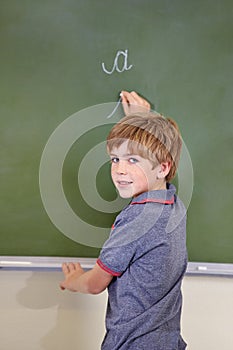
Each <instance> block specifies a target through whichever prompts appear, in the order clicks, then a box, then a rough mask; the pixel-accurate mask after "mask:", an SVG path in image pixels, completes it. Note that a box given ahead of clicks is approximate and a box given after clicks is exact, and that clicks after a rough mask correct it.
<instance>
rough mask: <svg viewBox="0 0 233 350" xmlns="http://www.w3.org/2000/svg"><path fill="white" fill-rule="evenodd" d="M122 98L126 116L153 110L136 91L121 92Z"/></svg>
mask: <svg viewBox="0 0 233 350" xmlns="http://www.w3.org/2000/svg"><path fill="white" fill-rule="evenodd" d="M120 97H121V102H122V106H123V109H124V112H125V115H129V114H133V113H137V112H149V111H150V109H151V106H150V103H149V102H148V101H147V100H145V99H144V98H142V97H141V96H139V95H138V94H137V93H136V92H135V91H132V92H128V91H121V93H120Z"/></svg>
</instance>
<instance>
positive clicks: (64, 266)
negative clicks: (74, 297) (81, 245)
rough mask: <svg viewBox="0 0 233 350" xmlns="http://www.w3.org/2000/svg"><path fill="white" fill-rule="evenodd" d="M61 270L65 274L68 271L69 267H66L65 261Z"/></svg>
mask: <svg viewBox="0 0 233 350" xmlns="http://www.w3.org/2000/svg"><path fill="white" fill-rule="evenodd" d="M62 271H63V273H64V274H65V275H66V274H67V273H69V268H68V265H67V263H63V264H62Z"/></svg>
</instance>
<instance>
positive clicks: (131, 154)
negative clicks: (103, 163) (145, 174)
mask: <svg viewBox="0 0 233 350" xmlns="http://www.w3.org/2000/svg"><path fill="white" fill-rule="evenodd" d="M109 155H110V156H111V157H118V155H117V154H114V153H110V154H109ZM122 157H140V156H139V154H134V153H126V154H123V155H122Z"/></svg>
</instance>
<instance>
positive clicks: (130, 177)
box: [110, 141, 166, 198]
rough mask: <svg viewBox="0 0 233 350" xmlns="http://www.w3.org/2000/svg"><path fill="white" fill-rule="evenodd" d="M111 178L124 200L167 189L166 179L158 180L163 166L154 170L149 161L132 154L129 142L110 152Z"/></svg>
mask: <svg viewBox="0 0 233 350" xmlns="http://www.w3.org/2000/svg"><path fill="white" fill-rule="evenodd" d="M110 157H111V163H112V167H111V176H112V180H113V183H114V185H115V186H116V188H117V190H118V192H119V194H120V196H121V197H122V198H131V197H134V196H137V195H139V194H141V193H143V192H147V191H152V190H158V189H165V188H166V182H165V179H164V178H163V179H161V178H160V179H158V175H159V172H160V169H161V166H160V165H158V166H156V167H155V168H154V169H152V164H151V162H150V161H149V160H148V159H145V158H142V157H141V156H139V155H136V154H130V153H129V150H128V142H127V141H125V142H123V143H122V144H121V145H120V146H119V147H118V148H115V147H114V148H113V149H112V150H111V152H110Z"/></svg>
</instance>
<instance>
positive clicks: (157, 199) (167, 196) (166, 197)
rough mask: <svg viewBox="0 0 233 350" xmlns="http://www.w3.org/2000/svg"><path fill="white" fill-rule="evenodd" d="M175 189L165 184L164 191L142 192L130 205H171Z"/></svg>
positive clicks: (173, 200)
mask: <svg viewBox="0 0 233 350" xmlns="http://www.w3.org/2000/svg"><path fill="white" fill-rule="evenodd" d="M175 193H176V188H175V186H174V185H172V184H169V183H168V184H167V189H166V190H155V191H149V192H144V193H142V194H140V195H138V196H137V197H135V198H133V199H132V202H131V203H130V204H145V203H160V204H173V203H174V202H175Z"/></svg>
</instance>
